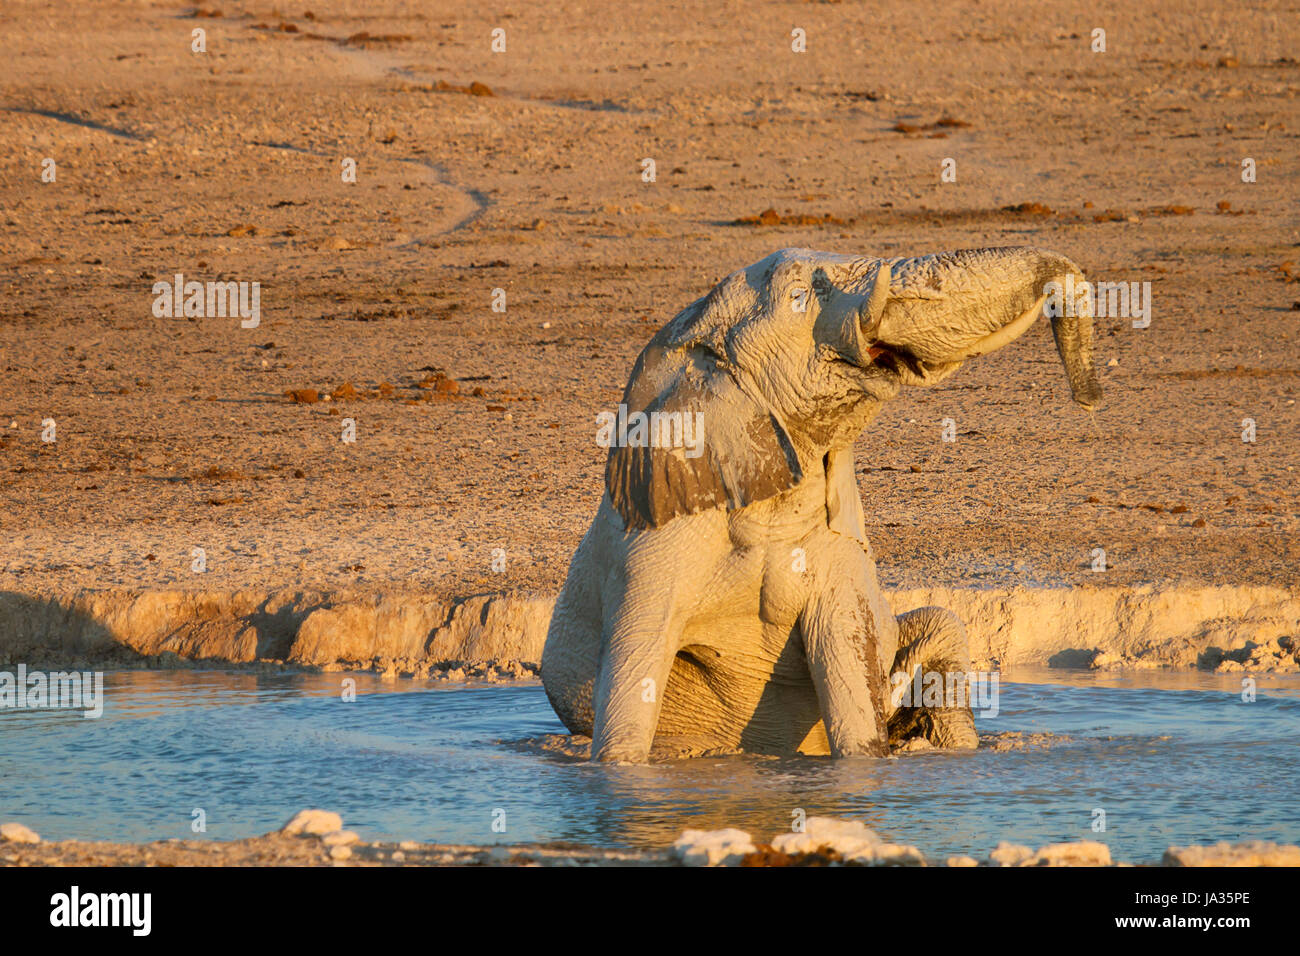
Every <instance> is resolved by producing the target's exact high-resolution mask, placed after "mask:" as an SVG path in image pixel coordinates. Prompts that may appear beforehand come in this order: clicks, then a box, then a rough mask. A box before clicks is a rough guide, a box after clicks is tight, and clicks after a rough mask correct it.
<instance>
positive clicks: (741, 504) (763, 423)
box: [542, 248, 1101, 762]
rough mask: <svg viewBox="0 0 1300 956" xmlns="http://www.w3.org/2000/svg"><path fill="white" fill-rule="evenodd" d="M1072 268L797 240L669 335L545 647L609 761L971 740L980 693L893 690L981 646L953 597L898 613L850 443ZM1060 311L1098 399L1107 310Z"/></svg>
mask: <svg viewBox="0 0 1300 956" xmlns="http://www.w3.org/2000/svg"><path fill="white" fill-rule="evenodd" d="M1067 277H1074V278H1075V279H1076V284H1077V281H1078V280H1081V279H1082V277H1081V276H1080V274H1079V270H1078V268H1077V267H1076V266H1075V265H1074V264H1073V263H1072V262H1070V260H1068V259H1066V258H1064V257H1062V256H1059V255H1055V254H1053V253H1050V252H1044V251H1041V250H1035V249H1014V248H1007V249H978V250H966V251H960V252H949V253H941V254H938V255H930V256H922V257H918V258H906V259H879V258H870V257H853V256H845V255H835V254H828V253H821V252H812V251H809V250H804V249H783V250H781V251H779V252H776V253H773V254H772V255H770V256H768V257H767V258H765V259H763V260H762V261H760V262H757V263H755V264H754V265H752V266H750V267H748V268H747V269H743V270H741V271H739V272H736V273H733V274H732V275H730V276H728V277H727V278H726V279H724V280H723V281H722V282H721V283H719V284H718V285H717V287H715V288H714V289H713V290H712V291H711V292H709V294H708V295H706V296H704V297H703V298H701V299H699V300H698V301H696V302H694V303H693V304H691V305H690V306H688V307H687V308H686V309H685V310H683V311H682V312H681V313H680V314H678V315H677V316H676V317H675V318H674V319H673V320H672V321H671V322H669V323H668V324H667V325H665V326H664V327H663V328H662V329H661V330H660V331H659V332H658V333H657V334H656V335H655V336H654V338H653V339H652V340H651V341H650V343H649V344H648V345H647V346H646V347H645V349H644V350H643V351H642V353H641V355H640V357H639V358H638V359H637V362H636V365H635V367H634V368H633V370H632V375H631V378H630V379H629V381H628V384H627V388H626V390H625V392H624V396H623V402H622V404H621V406H620V409H619V412H618V413H617V415H614V414H613V413H608V414H607V415H606V416H605V418H604V419H603V421H602V430H603V431H604V436H603V437H604V443H606V444H608V445H609V446H610V451H609V457H608V462H607V465H606V470H605V494H604V496H603V497H602V499H601V502H600V507H599V510H598V512H597V514H596V517H595V520H594V521H593V522H592V525H591V527H590V529H589V530H588V531H587V533H586V535H585V537H584V538H583V539H582V543H581V544H580V545H579V547H578V550H577V552H576V553H575V554H574V557H573V561H572V564H571V566H570V568H569V573H568V578H567V580H566V582H565V585H564V590H563V592H562V593H561V594H560V597H559V599H558V601H557V602H556V605H555V611H554V615H553V617H552V620H551V625H550V630H549V632H548V634H547V639H546V646H545V650H544V652H543V655H542V681H543V683H544V684H545V687H546V693H547V696H548V697H549V699H550V702H551V705H552V706H553V707H554V708H555V712H556V713H557V714H558V715H559V717H560V719H561V720H562V721H563V722H564V724H565V726H567V727H568V729H569V731H570V732H571V733H574V734H581V735H586V736H590V737H591V738H592V745H591V748H592V757H593V758H594V759H597V760H606V761H627V762H644V761H645V760H647V759H648V758H649V756H650V754H651V752H652V749H656V750H657V749H661V746H662V747H666V748H668V749H669V751H670V752H675V753H705V752H709V751H736V750H741V751H747V752H760V753H771V754H788V753H794V752H801V753H806V754H830V755H832V756H836V757H843V756H850V755H876V756H881V755H886V754H887V753H888V752H889V747H890V742H891V736H892V738H893V742H894V743H895V744H898V743H899V742H900V741H902V740H903V739H905V738H907V737H910V736H925V737H926V738H927V739H929V740H930V741H931V743H933V744H935V745H937V746H942V747H974V746H976V745H977V743H978V738H977V736H976V734H975V728H974V721H973V719H972V716H971V712H970V709H969V707H968V706H966V707H962V706H944V707H928V708H926V707H905V706H899V704H898V701H897V700H896V697H897V695H895V694H891V684H890V679H889V678H890V675H894V674H898V673H901V674H904V675H910V674H912V673H913V671H915V669H916V668H926V669H929V670H938V671H944V672H948V671H960V672H965V671H967V670H969V657H968V650H967V647H966V637H965V633H964V630H963V627H962V624H961V622H960V621H959V620H958V619H957V617H956V616H955V615H953V614H951V613H950V612H948V611H946V610H944V609H942V608H921V609H919V610H916V611H912V612H910V613H908V614H904V615H901V616H900V617H897V618H896V617H895V616H894V614H893V613H892V612H891V610H890V608H889V604H888V602H887V600H886V599H885V597H884V595H883V594H882V593H881V591H880V587H879V585H878V583H877V580H876V567H875V563H874V560H873V558H872V554H871V548H870V545H869V543H868V542H867V539H866V533H865V528H864V522H863V507H862V499H861V497H860V494H859V490H858V485H857V481H856V478H855V475H854V467H853V443H854V440H855V439H856V438H857V437H858V436H859V435H860V434H861V433H862V431H863V429H864V427H865V426H866V425H867V423H868V422H869V421H870V420H871V419H872V417H873V416H874V415H875V414H876V413H877V411H878V410H879V409H880V407H881V404H882V403H884V402H886V401H888V400H889V399H891V398H893V397H894V396H896V395H897V394H898V392H899V390H900V389H901V387H902V386H904V385H912V386H929V385H933V384H935V383H936V382H939V381H942V380H943V379H945V378H947V377H948V376H949V375H951V374H952V373H953V372H955V371H956V370H957V368H958V367H959V366H960V365H961V364H962V363H963V362H965V361H967V360H969V359H972V358H975V357H976V356H979V355H984V354H987V353H989V352H992V351H993V350H995V349H998V348H1001V347H1003V346H1005V345H1007V344H1008V343H1009V342H1011V341H1012V340H1013V339H1015V338H1016V337H1017V336H1019V335H1021V334H1022V333H1024V332H1025V330H1026V329H1028V328H1029V326H1030V325H1031V324H1032V323H1033V322H1034V321H1035V319H1036V318H1037V317H1038V316H1039V315H1040V314H1042V312H1043V306H1044V302H1045V301H1046V300H1047V296H1048V289H1049V287H1050V284H1051V283H1054V282H1056V283H1062V282H1064V281H1065V280H1066V278H1067ZM1058 288H1059V286H1058ZM1056 311H1060V312H1063V313H1065V314H1061V315H1053V316H1052V319H1051V321H1052V329H1053V332H1054V333H1055V338H1056V345H1057V349H1058V351H1059V353H1060V356H1061V359H1062V361H1063V363H1064V365H1065V370H1066V373H1067V377H1068V379H1069V384H1070V388H1071V391H1072V393H1073V398H1074V401H1075V402H1076V403H1078V404H1079V405H1081V406H1083V407H1084V408H1086V409H1091V408H1093V407H1095V406H1097V405H1098V404H1099V402H1100V399H1101V389H1100V387H1099V385H1098V382H1097V377H1096V372H1095V368H1094V364H1093V359H1092V321H1091V310H1090V309H1088V308H1086V307H1084V304H1083V303H1080V305H1079V307H1078V308H1076V309H1061V310H1056ZM918 703H919V702H918ZM945 703H951V702H950V701H945Z"/></svg>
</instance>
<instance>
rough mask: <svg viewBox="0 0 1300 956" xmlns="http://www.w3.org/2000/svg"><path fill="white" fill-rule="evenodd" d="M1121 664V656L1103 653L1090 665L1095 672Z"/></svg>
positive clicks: (1108, 652)
mask: <svg viewBox="0 0 1300 956" xmlns="http://www.w3.org/2000/svg"><path fill="white" fill-rule="evenodd" d="M1118 663H1119V655H1118V654H1112V653H1111V652H1110V651H1101V652H1100V653H1098V654H1097V656H1096V657H1094V658H1093V659H1092V661H1091V663H1089V664H1088V666H1089V667H1091V668H1092V669H1093V670H1095V671H1096V670H1101V669H1103V668H1106V667H1114V666H1115V665H1116V664H1118Z"/></svg>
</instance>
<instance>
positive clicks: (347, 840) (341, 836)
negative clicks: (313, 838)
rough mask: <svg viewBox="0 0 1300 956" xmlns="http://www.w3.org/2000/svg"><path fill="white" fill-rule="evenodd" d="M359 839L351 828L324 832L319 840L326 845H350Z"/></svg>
mask: <svg viewBox="0 0 1300 956" xmlns="http://www.w3.org/2000/svg"><path fill="white" fill-rule="evenodd" d="M360 839H361V837H359V836H357V835H356V834H355V833H353V832H352V831H351V830H335V831H334V832H333V833H326V834H325V835H324V836H322V837H321V838H320V841H321V843H324V844H325V845H326V846H351V845H352V844H353V843H356V842H357V841H358V840H360Z"/></svg>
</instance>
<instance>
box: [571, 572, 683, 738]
mask: <svg viewBox="0 0 1300 956" xmlns="http://www.w3.org/2000/svg"><path fill="white" fill-rule="evenodd" d="M641 590H643V589H640V588H638V589H633V590H631V591H630V593H628V594H625V595H624V596H623V600H622V602H621V603H620V604H619V606H618V607H617V608H615V609H614V610H613V613H612V615H611V617H610V619H609V620H608V622H607V625H606V628H607V630H606V634H607V636H606V638H605V640H604V641H603V646H602V647H601V652H600V663H599V666H598V668H597V672H596V686H595V721H594V726H593V728H592V735H591V756H592V759H593V760H618V761H627V762H631V763H643V762H645V761H646V760H648V759H649V757H650V748H651V746H652V745H653V743H654V737H655V730H656V728H657V727H658V726H659V711H660V709H661V707H662V705H663V694H664V690H665V689H666V688H667V686H668V675H669V673H670V672H671V671H672V665H673V659H674V657H675V656H676V653H677V645H678V643H679V640H680V637H681V633H682V625H681V622H680V620H679V619H678V617H679V616H678V615H677V614H676V613H675V612H674V611H673V609H672V606H671V603H672V602H671V601H665V600H664V595H663V594H662V593H659V594H651V595H645V596H644V597H641V598H639V597H638V593H639V592H640V591H641ZM669 593H671V591H669Z"/></svg>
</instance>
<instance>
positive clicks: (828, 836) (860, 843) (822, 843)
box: [772, 817, 881, 859]
mask: <svg viewBox="0 0 1300 956" xmlns="http://www.w3.org/2000/svg"><path fill="white" fill-rule="evenodd" d="M880 842H881V841H880V837H878V836H876V835H875V834H874V833H872V832H871V831H870V830H869V829H867V827H866V826H865V825H864V824H862V823H860V822H858V821H857V820H836V819H835V818H833V817H809V818H808V819H807V820H806V821H804V831H803V832H802V833H782V834H780V835H779V836H777V837H775V838H774V839H773V840H772V848H773V849H775V850H778V851H780V852H781V853H788V854H790V855H792V856H793V855H794V854H796V853H816V852H817V851H818V850H820V849H821V848H822V847H826V848H828V849H831V850H834V851H835V852H837V853H839V854H840V855H841V856H843V857H844V858H846V859H848V858H850V857H852V856H854V855H855V854H859V853H864V852H866V851H867V850H868V849H870V848H872V847H875V846H879V845H880Z"/></svg>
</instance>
